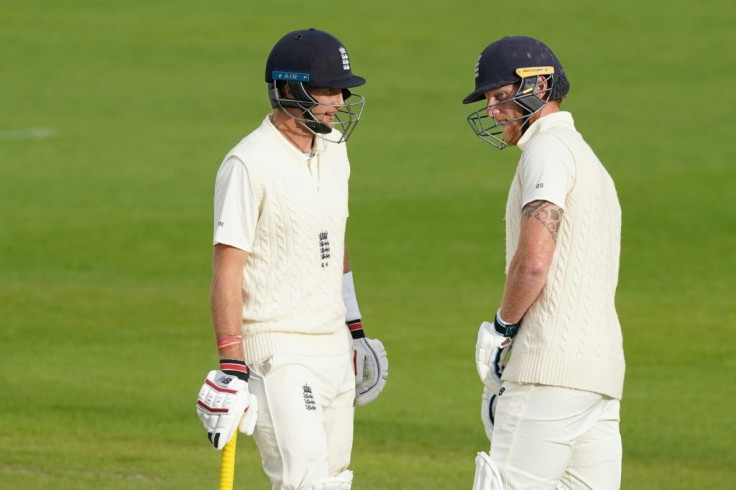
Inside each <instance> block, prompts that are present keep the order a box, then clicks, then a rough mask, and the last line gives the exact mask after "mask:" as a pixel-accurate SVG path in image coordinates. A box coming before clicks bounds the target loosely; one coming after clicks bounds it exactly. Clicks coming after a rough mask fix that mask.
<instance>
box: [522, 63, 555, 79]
mask: <svg viewBox="0 0 736 490" xmlns="http://www.w3.org/2000/svg"><path fill="white" fill-rule="evenodd" d="M554 72H555V67H554V66H530V67H527V68H517V69H516V74H517V75H519V76H520V77H521V78H526V77H533V76H536V75H552V74H554Z"/></svg>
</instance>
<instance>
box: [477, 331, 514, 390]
mask: <svg viewBox="0 0 736 490" xmlns="http://www.w3.org/2000/svg"><path fill="white" fill-rule="evenodd" d="M511 343H512V338H511V337H504V336H503V335H501V334H500V333H498V331H497V330H496V327H495V326H494V324H493V323H489V322H483V323H481V324H480V328H479V329H478V340H477V342H476V344H475V366H476V368H477V369H478V376H480V380H481V381H482V382H483V384H484V385H485V386H489V387H490V388H491V389H492V390H493V392H494V393H496V394H498V390H500V389H501V375H502V374H503V370H504V368H505V367H506V364H507V363H508V357H509V355H510V353H511Z"/></svg>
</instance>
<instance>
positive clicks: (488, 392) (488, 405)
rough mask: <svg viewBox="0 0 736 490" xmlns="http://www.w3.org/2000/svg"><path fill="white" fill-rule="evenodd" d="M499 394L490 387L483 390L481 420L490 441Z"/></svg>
mask: <svg viewBox="0 0 736 490" xmlns="http://www.w3.org/2000/svg"><path fill="white" fill-rule="evenodd" d="M497 401H498V394H497V393H494V392H493V390H492V389H491V387H490V386H485V387H484V388H483V396H482V398H481V402H480V420H481V422H483V428H484V429H485V431H486V436H487V437H488V440H489V441H490V440H491V438H492V437H493V424H494V419H495V417H496V402H497Z"/></svg>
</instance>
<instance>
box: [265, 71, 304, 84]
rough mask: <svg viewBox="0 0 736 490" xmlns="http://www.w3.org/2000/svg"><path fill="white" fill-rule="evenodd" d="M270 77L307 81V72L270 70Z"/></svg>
mask: <svg viewBox="0 0 736 490" xmlns="http://www.w3.org/2000/svg"><path fill="white" fill-rule="evenodd" d="M271 77H273V79H274V80H292V81H296V82H308V81H309V73H296V72H293V71H275V70H274V71H272V72H271Z"/></svg>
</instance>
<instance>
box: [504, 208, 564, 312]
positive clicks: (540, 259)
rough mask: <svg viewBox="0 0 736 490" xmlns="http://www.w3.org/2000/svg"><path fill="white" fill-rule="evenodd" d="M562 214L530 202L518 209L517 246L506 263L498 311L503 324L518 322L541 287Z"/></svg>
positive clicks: (560, 211) (550, 259) (552, 253)
mask: <svg viewBox="0 0 736 490" xmlns="http://www.w3.org/2000/svg"><path fill="white" fill-rule="evenodd" d="M563 214H564V211H563V210H562V209H561V208H560V207H559V206H557V205H555V204H552V203H550V202H547V201H532V202H531V203H529V204H527V205H526V206H524V209H522V225H521V233H520V237H519V245H518V247H517V249H516V252H515V253H514V257H513V258H512V259H511V263H510V264H509V271H508V275H507V277H506V284H505V286H504V291H503V300H502V301H501V307H500V308H499V315H500V316H501V318H502V319H503V320H504V321H505V322H509V323H519V321H521V319H522V318H523V317H524V314H525V313H526V311H527V310H528V309H529V308H530V307H531V305H532V304H533V303H534V301H535V300H536V299H537V297H538V296H539V293H540V292H541V291H542V288H544V284H545V283H546V282H547V274H548V272H549V267H550V264H551V263H552V257H553V255H554V252H555V247H556V241H557V233H558V231H559V229H560V225H561V224H562V216H563Z"/></svg>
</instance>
